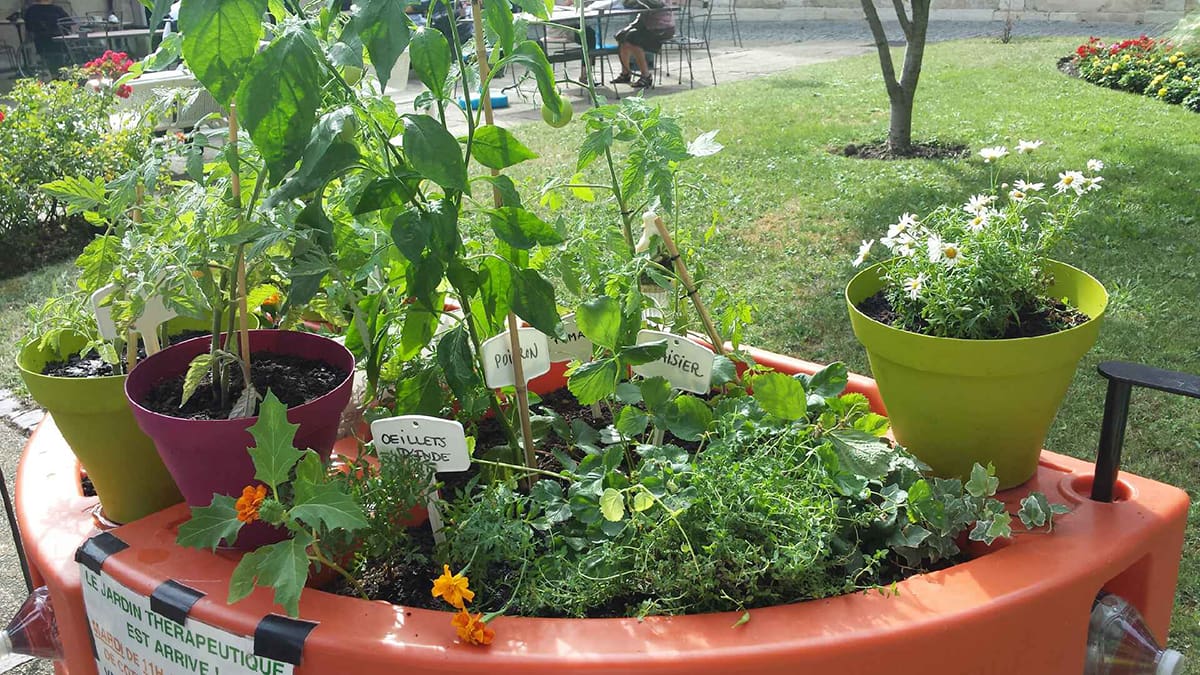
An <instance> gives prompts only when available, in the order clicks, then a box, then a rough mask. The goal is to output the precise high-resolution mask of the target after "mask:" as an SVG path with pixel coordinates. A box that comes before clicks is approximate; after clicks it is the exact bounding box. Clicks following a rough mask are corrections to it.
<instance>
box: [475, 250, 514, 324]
mask: <svg viewBox="0 0 1200 675" xmlns="http://www.w3.org/2000/svg"><path fill="white" fill-rule="evenodd" d="M514 293H515V291H514V289H513V269H512V266H511V265H509V264H508V263H506V262H504V261H503V260H500V259H498V258H486V259H484V261H483V262H482V263H480V265H479V297H480V298H481V299H482V300H483V310H484V312H485V313H486V314H487V316H488V318H489V319H491V320H492V321H493V322H498V321H500V320H501V319H502V318H503V317H505V316H507V315H508V313H509V311H511V310H512V301H513V294H514Z"/></svg>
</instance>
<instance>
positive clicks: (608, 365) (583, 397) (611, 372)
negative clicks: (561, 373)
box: [567, 358, 617, 405]
mask: <svg viewBox="0 0 1200 675" xmlns="http://www.w3.org/2000/svg"><path fill="white" fill-rule="evenodd" d="M616 387H617V361H616V359H613V358H606V359H598V360H596V361H589V362H588V363H583V364H580V365H579V366H578V367H576V368H573V369H571V370H570V371H569V372H568V376H567V389H568V390H570V392H571V393H572V394H574V395H575V398H576V399H578V400H579V402H580V403H582V404H583V405H591V404H593V403H595V402H597V401H599V400H600V399H603V398H604V397H606V396H608V395H610V394H612V393H613V392H614V391H616Z"/></svg>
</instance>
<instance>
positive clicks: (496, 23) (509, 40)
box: [483, 2, 517, 169]
mask: <svg viewBox="0 0 1200 675" xmlns="http://www.w3.org/2000/svg"><path fill="white" fill-rule="evenodd" d="M483 27H484V30H485V32H486V34H487V35H488V37H489V38H492V39H491V42H492V43H493V44H494V45H495V46H496V47H497V48H499V50H500V51H501V52H502V53H504V54H509V53H511V52H512V49H513V42H514V41H515V40H516V38H517V33H516V30H515V28H514V26H513V13H512V5H510V4H509V3H507V2H488V3H484V5H483ZM492 168H495V169H501V168H504V167H492Z"/></svg>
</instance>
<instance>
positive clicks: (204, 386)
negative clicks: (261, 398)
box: [141, 351, 350, 420]
mask: <svg viewBox="0 0 1200 675" xmlns="http://www.w3.org/2000/svg"><path fill="white" fill-rule="evenodd" d="M349 375H350V374H349V373H348V372H346V371H345V370H342V369H341V368H338V367H336V366H332V365H330V364H328V363H325V362H324V361H318V360H315V359H305V358H301V357H298V356H291V355H287V354H272V353H270V352H261V351H259V352H255V353H254V355H253V358H252V359H251V361H250V380H251V381H252V382H253V383H254V388H255V390H257V391H258V392H259V393H260V394H266V392H267V391H268V390H270V391H271V392H273V393H274V394H275V396H277V397H278V398H279V400H280V401H282V402H283V403H284V404H285V405H287V407H289V408H293V407H296V406H299V405H303V404H305V403H307V402H309V401H312V400H314V399H317V398H320V397H321V396H324V395H325V394H328V393H329V392H331V391H333V390H334V389H336V388H337V387H338V385H340V384H341V383H342V382H344V381H345V380H346V378H347V377H348V376H349ZM228 376H229V382H230V388H229V390H230V391H229V396H228V397H227V398H226V400H225V402H224V404H223V405H222V402H221V401H220V397H219V396H218V395H216V394H214V392H213V390H212V387H211V386H210V384H211V378H210V377H207V376H206V377H205V379H204V381H202V382H201V383H200V386H199V387H198V388H197V389H196V393H195V394H194V395H193V396H192V397H191V398H190V399H188V401H187V403H186V404H185V405H183V406H182V407H181V406H180V405H179V401H180V399H182V397H183V380H184V375H182V374H181V375H178V376H176V377H173V378H170V379H167V380H164V381H162V382H160V383H158V384H157V385H155V386H154V388H153V389H151V390H150V393H149V394H148V395H147V397H146V400H144V401H142V402H141V403H142V405H144V406H145V407H146V408H148V409H150V410H153V411H154V412H157V413H159V414H162V415H170V416H172V417H178V418H182V419H192V420H224V419H229V412H230V410H232V409H233V405H234V403H235V402H236V401H237V399H238V397H239V396H240V395H241V393H242V389H243V388H244V385H243V382H242V376H241V371H240V369H239V366H237V365H236V364H231V365H230V366H229V367H228ZM254 414H255V415H257V414H258V411H257V408H256V409H255V413H254Z"/></svg>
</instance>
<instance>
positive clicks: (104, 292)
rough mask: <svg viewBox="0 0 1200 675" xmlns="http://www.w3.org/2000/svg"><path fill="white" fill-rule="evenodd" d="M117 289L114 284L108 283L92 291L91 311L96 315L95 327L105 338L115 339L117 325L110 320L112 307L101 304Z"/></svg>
mask: <svg viewBox="0 0 1200 675" xmlns="http://www.w3.org/2000/svg"><path fill="white" fill-rule="evenodd" d="M115 290H117V285H116V284H109V285H107V286H105V287H104V288H101V289H100V290H98V291H96V292H95V293H92V313H93V314H95V315H96V328H98V329H100V337H102V338H104V339H105V340H115V339H117V325H116V324H114V323H113V320H112V307H109V306H108V305H103V306H102V305H101V304H100V303H102V302H104V299H105V298H107V297H108V296H110V295H112V293H113V291H115Z"/></svg>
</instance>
